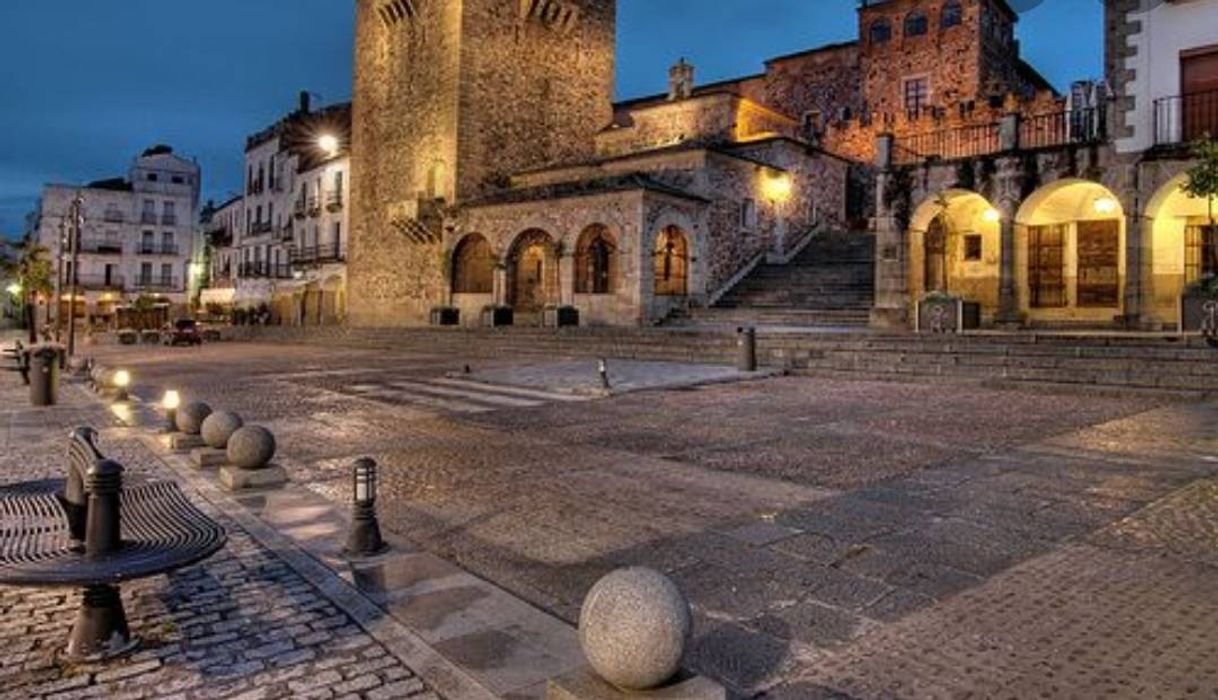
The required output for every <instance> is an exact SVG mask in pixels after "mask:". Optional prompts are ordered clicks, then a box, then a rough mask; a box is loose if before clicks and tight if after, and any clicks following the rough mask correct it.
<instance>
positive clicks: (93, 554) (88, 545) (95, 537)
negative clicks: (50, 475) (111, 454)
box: [85, 459, 123, 559]
mask: <svg viewBox="0 0 1218 700" xmlns="http://www.w3.org/2000/svg"><path fill="white" fill-rule="evenodd" d="M85 489H86V491H88V493H89V505H88V509H89V510H88V515H87V516H86V518H85V556H86V557H88V558H89V559H100V558H102V557H105V556H106V555H108V554H113V553H114V552H115V551H117V550H118V548H119V547H120V546H121V544H122V541H121V539H120V531H121V529H120V524H121V521H122V514H121V505H120V502H119V501H120V498H121V495H122V490H123V465H121V464H119V463H118V462H115V461H113V460H109V459H100V460H98V461H97V462H95V463H94V464H93V466H92V467H90V468H89V473H88V474H87V475H85Z"/></svg>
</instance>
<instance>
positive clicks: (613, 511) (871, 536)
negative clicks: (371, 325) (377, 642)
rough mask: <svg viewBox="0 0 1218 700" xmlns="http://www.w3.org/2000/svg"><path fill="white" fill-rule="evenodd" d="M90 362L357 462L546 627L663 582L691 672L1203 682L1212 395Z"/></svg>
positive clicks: (332, 482)
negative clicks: (681, 383)
mask: <svg viewBox="0 0 1218 700" xmlns="http://www.w3.org/2000/svg"><path fill="white" fill-rule="evenodd" d="M105 352H106V354H107V355H110V356H112V357H120V358H122V361H124V362H126V363H128V364H130V365H131V366H132V367H133V368H134V370H135V373H136V381H137V383H140V384H142V386H141V389H140V390H141V391H143V392H145V393H146V394H147V395H148V396H155V395H156V394H157V392H159V391H160V390H161V389H163V388H164V387H166V386H174V387H175V388H182V389H184V390H185V391H186V392H187V394H188V395H189V396H191V397H198V398H203V399H205V400H208V401H210V402H212V403H213V405H215V406H216V407H223V408H228V409H232V410H236V411H238V412H241V413H243V415H245V416H246V417H247V418H248V419H252V420H256V421H259V422H263V423H265V424H267V425H268V426H270V427H272V429H274V430H275V431H276V433H277V435H278V436H279V438H280V442H281V445H282V449H283V452H284V455H285V459H286V460H288V461H289V462H290V467H291V469H292V470H293V473H294V476H295V478H297V479H299V480H301V481H304V482H307V483H308V485H309V486H310V488H312V489H314V490H315V491H317V492H319V493H322V494H325V495H327V496H329V497H332V498H336V499H346V498H347V497H348V492H347V489H348V488H349V486H348V477H347V471H346V470H347V465H348V464H349V462H350V460H351V459H352V458H353V457H356V456H362V455H365V454H367V455H371V456H373V457H375V458H376V459H377V460H378V461H379V462H380V463H381V464H382V467H383V472H382V474H383V480H382V488H383V501H382V502H383V505H382V514H383V523H384V524H385V526H386V527H388V528H390V529H391V530H393V531H394V532H396V533H397V534H399V535H402V536H404V537H407V538H409V539H410V540H412V541H413V542H414V543H416V544H418V545H419V546H421V547H423V548H425V549H427V550H429V551H431V552H433V553H436V554H439V555H441V556H443V557H445V558H447V559H449V560H451V561H453V562H456V563H458V564H460V565H461V566H463V567H465V568H467V569H469V570H470V571H472V572H473V573H476V574H478V575H481V576H484V577H486V578H487V579H489V580H491V581H494V582H495V583H497V584H499V585H501V586H503V587H505V588H507V589H509V590H511V591H513V592H515V593H516V594H517V595H520V596H522V597H523V598H525V599H527V600H529V601H531V602H533V603H534V604H536V605H538V606H540V607H542V608H544V609H547V610H550V611H553V612H554V613H556V614H557V615H559V616H561V617H563V618H565V619H567V620H568V621H573V620H574V619H575V618H576V617H577V614H578V608H579V605H580V603H581V602H582V599H583V595H584V593H585V592H586V591H587V589H588V587H589V586H590V585H591V584H592V583H593V582H594V581H595V580H596V579H597V578H598V577H599V576H601V575H603V574H604V573H606V572H607V571H609V570H611V569H612V568H614V567H617V566H621V565H633V564H643V565H650V566H654V567H657V568H659V569H661V570H664V571H666V572H668V573H669V574H670V575H672V576H673V578H674V579H675V580H676V581H677V582H678V583H679V584H680V585H681V587H682V588H683V589H684V590H685V592H686V593H687V594H688V595H689V597H690V598H691V600H692V602H693V605H694V611H695V618H696V623H697V629H696V637H695V640H694V644H693V649H692V654H691V658H690V660H689V661H690V664H691V665H692V666H693V667H694V668H695V669H697V670H699V671H702V672H705V673H707V674H708V675H710V676H713V677H714V678H716V679H718V680H720V681H722V682H724V683H725V684H727V685H728V686H729V687H731V688H732V689H734V690H735V691H737V692H740V693H742V694H745V695H758V694H760V695H764V694H771V695H773V696H774V697H782V698H815V697H822V696H823V697H847V696H853V697H860V698H891V697H901V698H905V697H910V698H921V697H968V696H973V697H1004V696H1005V697H1033V696H1041V697H1094V696H1097V695H1100V694H1106V695H1111V696H1117V697H1125V696H1128V697H1134V696H1144V695H1155V696H1159V697H1184V696H1188V695H1190V694H1191V695H1192V696H1196V697H1216V696H1218V685H1216V681H1215V678H1214V672H1213V669H1214V668H1218V665H1216V664H1214V663H1213V662H1212V660H1213V659H1214V658H1218V654H1215V651H1218V650H1216V649H1215V644H1216V643H1218V639H1216V636H1215V633H1214V631H1213V630H1215V629H1218V609H1216V607H1215V605H1216V604H1218V598H1215V597H1214V596H1213V593H1212V592H1213V591H1214V590H1215V586H1216V584H1218V540H1215V531H1214V527H1215V525H1214V523H1215V518H1216V517H1218V513H1215V512H1214V508H1215V506H1214V503H1215V489H1216V488H1218V487H1215V486H1214V483H1215V482H1214V481H1213V479H1214V477H1215V476H1218V460H1216V459H1215V456H1214V455H1215V453H1216V451H1218V420H1216V419H1218V406H1214V405H1209V404H1191V403H1177V402H1171V401H1168V400H1165V399H1156V398H1153V397H1148V396H1127V397H1113V396H1089V395H1083V394H1066V393H1044V392H1038V391H1026V390H998V389H986V388H982V387H979V386H975V385H969V384H962V383H953V384H951V385H950V386H945V385H942V384H938V383H934V382H928V383H925V384H917V383H902V384H887V383H878V382H867V381H845V380H828V379H815V378H780V379H770V380H764V381H758V382H749V383H743V384H731V385H721V386H711V387H702V388H698V389H696V390H677V391H662V392H650V393H641V394H632V395H627V396H621V397H615V398H610V399H602V400H596V401H588V402H581V403H570V402H558V401H542V402H539V403H537V404H536V405H523V404H521V405H506V404H505V403H504V402H502V401H500V402H498V403H496V401H495V400H493V399H491V398H488V397H483V398H482V399H479V398H478V397H477V396H461V397H452V396H450V397H447V398H457V399H459V400H460V401H462V402H469V403H473V404H479V405H481V406H482V407H483V408H484V409H485V410H477V411H470V410H457V409H456V408H454V407H452V406H448V407H446V406H444V405H442V404H439V403H436V402H434V401H432V402H428V401H426V400H422V399H419V398H414V399H412V398H411V397H410V396H405V395H403V394H396V395H393V396H391V395H388V394H379V393H377V392H376V391H372V392H366V391H364V392H361V391H356V390H354V389H353V387H354V388H358V387H359V386H361V385H365V384H367V385H385V384H395V383H397V384H403V385H409V386H418V385H428V384H431V385H432V386H435V384H434V382H436V381H437V380H438V379H440V378H443V377H444V376H445V375H446V373H448V372H453V371H458V370H460V369H461V367H462V362H463V359H462V358H460V357H442V356H436V355H429V354H428V353H427V352H426V351H425V349H418V348H410V349H404V350H403V352H401V353H384V352H378V353H373V352H364V351H342V352H339V351H329V350H326V349H323V348H320V347H306V346H289V345H284V346H262V345H230V346H219V347H209V348H204V349H203V350H201V351H195V350H183V351H169V350H162V349H151V350H147V349H127V350H122V349H110V350H107V351H105ZM530 363H533V364H535V363H536V360H535V359H533V360H530V361H528V362H526V361H524V360H515V359H511V358H507V359H501V360H496V361H493V362H488V361H486V360H481V361H480V367H479V368H477V369H478V370H481V369H483V368H489V369H494V368H512V367H516V366H525V365H527V364H530ZM527 371H528V372H532V373H536V372H537V371H538V370H536V369H535V368H534V369H528V370H527ZM461 390H462V391H467V390H470V391H472V390H471V389H470V388H469V387H462V388H461ZM488 391H491V390H489V389H488ZM419 393H420V394H422V395H424V396H427V395H430V396H432V397H433V398H435V397H437V396H439V394H427V392H425V391H423V392H419ZM474 393H475V394H476V391H475V392H474Z"/></svg>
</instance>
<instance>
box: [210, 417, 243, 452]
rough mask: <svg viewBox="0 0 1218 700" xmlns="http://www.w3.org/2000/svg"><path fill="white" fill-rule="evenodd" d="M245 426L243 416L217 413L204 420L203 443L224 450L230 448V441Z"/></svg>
mask: <svg viewBox="0 0 1218 700" xmlns="http://www.w3.org/2000/svg"><path fill="white" fill-rule="evenodd" d="M243 425H245V421H243V420H241V416H239V415H237V414H236V413H233V412H232V411H216V412H215V413H213V414H211V415H209V416H208V417H207V418H206V419H204V421H203V427H202V430H201V431H200V432H201V433H202V435H203V442H206V443H207V446H208V447H210V448H212V449H216V450H223V449H224V448H225V447H228V439H229V438H231V437H232V436H233V433H235V432H237V431H238V430H239V429H240V428H241V426H243Z"/></svg>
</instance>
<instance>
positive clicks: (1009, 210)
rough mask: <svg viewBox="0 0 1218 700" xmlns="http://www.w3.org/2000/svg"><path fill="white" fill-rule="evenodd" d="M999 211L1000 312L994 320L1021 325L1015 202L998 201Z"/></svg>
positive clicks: (1001, 323) (1005, 323)
mask: <svg viewBox="0 0 1218 700" xmlns="http://www.w3.org/2000/svg"><path fill="white" fill-rule="evenodd" d="M997 208H998V213H999V214H1000V215H1001V216H1002V223H1001V224H1000V227H1001V228H1000V236H999V241H1000V243H1001V248H1002V250H1001V254H1000V257H999V260H1000V262H999V282H998V284H999V287H998V313H997V314H996V315H995V317H994V320H995V321H997V322H998V323H999V324H1000V325H1019V324H1021V323H1022V322H1023V313H1022V312H1021V311H1020V308H1019V289H1018V287H1017V284H1016V274H1015V248H1016V241H1015V213H1016V206H1015V203H1014V202H1012V201H1011V200H1009V199H1003V200H1002V201H1001V202H999V203H998V207H997Z"/></svg>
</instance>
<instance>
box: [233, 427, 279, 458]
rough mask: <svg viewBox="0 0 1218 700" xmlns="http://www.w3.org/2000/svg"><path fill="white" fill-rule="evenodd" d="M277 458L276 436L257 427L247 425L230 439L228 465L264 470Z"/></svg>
mask: <svg viewBox="0 0 1218 700" xmlns="http://www.w3.org/2000/svg"><path fill="white" fill-rule="evenodd" d="M274 457H275V436H274V435H271V431H269V430H267V429H266V428H263V427H261V426H257V425H247V426H245V427H244V428H241V429H239V430H237V432H235V433H233V435H232V437H230V438H229V439H228V463H229V464H231V465H233V466H235V467H240V468H241V469H262V468H263V467H265V466H266V465H268V464H270V463H271V459H273V458H274Z"/></svg>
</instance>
